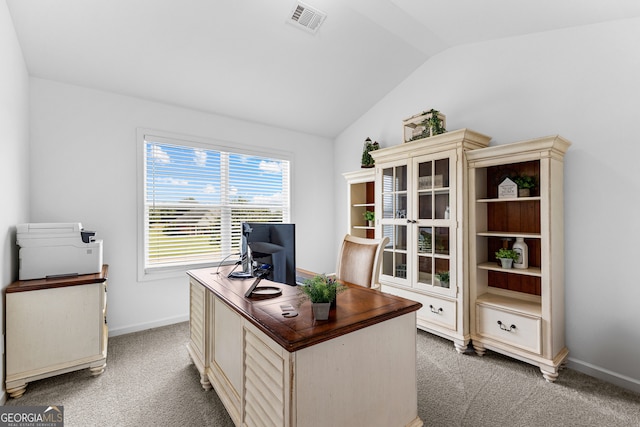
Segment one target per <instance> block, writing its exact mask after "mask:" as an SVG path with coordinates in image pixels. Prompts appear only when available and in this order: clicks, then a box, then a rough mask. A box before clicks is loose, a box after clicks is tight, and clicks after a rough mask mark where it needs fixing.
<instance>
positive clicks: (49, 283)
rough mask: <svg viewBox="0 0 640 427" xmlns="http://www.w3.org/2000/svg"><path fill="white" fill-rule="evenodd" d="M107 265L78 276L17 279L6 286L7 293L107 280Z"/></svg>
mask: <svg viewBox="0 0 640 427" xmlns="http://www.w3.org/2000/svg"><path fill="white" fill-rule="evenodd" d="M108 272H109V266H108V265H107V264H104V265H103V266H102V271H100V273H94V274H82V275H79V276H60V277H51V278H48V279H32V280H18V281H16V282H13V283H12V284H10V285H9V286H7V288H6V292H7V293H11V292H26V291H37V290H40V289H51V288H63V287H65V286H76V285H88V284H90V283H102V282H105V281H106V280H107V273H108Z"/></svg>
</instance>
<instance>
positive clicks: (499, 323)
mask: <svg viewBox="0 0 640 427" xmlns="http://www.w3.org/2000/svg"><path fill="white" fill-rule="evenodd" d="M498 325H499V326H500V329H502V330H503V331H507V332H513V330H514V329H516V325H511V326H509V327H508V328H507V326H506V325H505V324H504V323H502V322H501V321H500V320H498Z"/></svg>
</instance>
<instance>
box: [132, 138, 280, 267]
mask: <svg viewBox="0 0 640 427" xmlns="http://www.w3.org/2000/svg"><path fill="white" fill-rule="evenodd" d="M289 205H290V197H289V161H288V160H285V159H277V158H268V157H262V156H258V155H250V154H249V155H248V154H246V153H244V154H242V153H233V152H229V151H223V150H215V149H207V148H202V147H197V146H190V145H186V144H185V145H182V143H175V142H174V141H171V142H166V141H164V139H163V138H152V137H148V136H145V140H144V220H143V221H144V228H145V231H144V251H145V255H144V264H145V271H149V270H150V269H167V268H172V267H173V268H174V267H176V266H190V265H197V264H203V263H208V264H211V263H214V262H220V261H221V260H223V259H224V258H225V257H227V256H229V255H232V254H234V253H237V252H238V251H239V243H240V235H241V223H242V222H243V221H253V222H289V220H290V219H289V218H290V208H289Z"/></svg>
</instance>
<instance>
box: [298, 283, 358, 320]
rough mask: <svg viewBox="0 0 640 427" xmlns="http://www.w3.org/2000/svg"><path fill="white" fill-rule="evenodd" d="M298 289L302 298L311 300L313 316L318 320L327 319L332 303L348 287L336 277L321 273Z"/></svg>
mask: <svg viewBox="0 0 640 427" xmlns="http://www.w3.org/2000/svg"><path fill="white" fill-rule="evenodd" d="M298 289H299V290H300V293H301V294H302V300H306V299H308V300H309V301H311V309H312V310H313V317H314V318H315V319H316V320H327V319H328V318H329V310H330V309H331V303H332V302H333V301H335V299H336V297H337V295H338V294H339V293H340V292H342V291H344V290H346V289H347V287H346V286H344V285H341V284H340V283H338V282H337V281H336V279H335V278H333V277H329V276H327V275H326V274H319V275H317V276H314V277H312V278H311V279H307V280H305V281H304V286H299V287H298Z"/></svg>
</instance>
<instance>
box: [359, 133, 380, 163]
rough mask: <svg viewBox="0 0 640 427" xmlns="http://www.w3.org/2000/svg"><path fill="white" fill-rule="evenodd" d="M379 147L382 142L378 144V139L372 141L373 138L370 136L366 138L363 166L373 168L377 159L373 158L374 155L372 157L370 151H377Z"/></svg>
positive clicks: (363, 150)
mask: <svg viewBox="0 0 640 427" xmlns="http://www.w3.org/2000/svg"><path fill="white" fill-rule="evenodd" d="M378 148H380V144H378V141H376V142H373V143H372V142H371V138H369V137H367V139H365V140H364V147H363V148H362V162H361V164H362V167H363V168H372V167H373V166H374V163H375V160H373V157H371V154H369V153H370V152H372V151H376V150H377V149H378Z"/></svg>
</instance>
